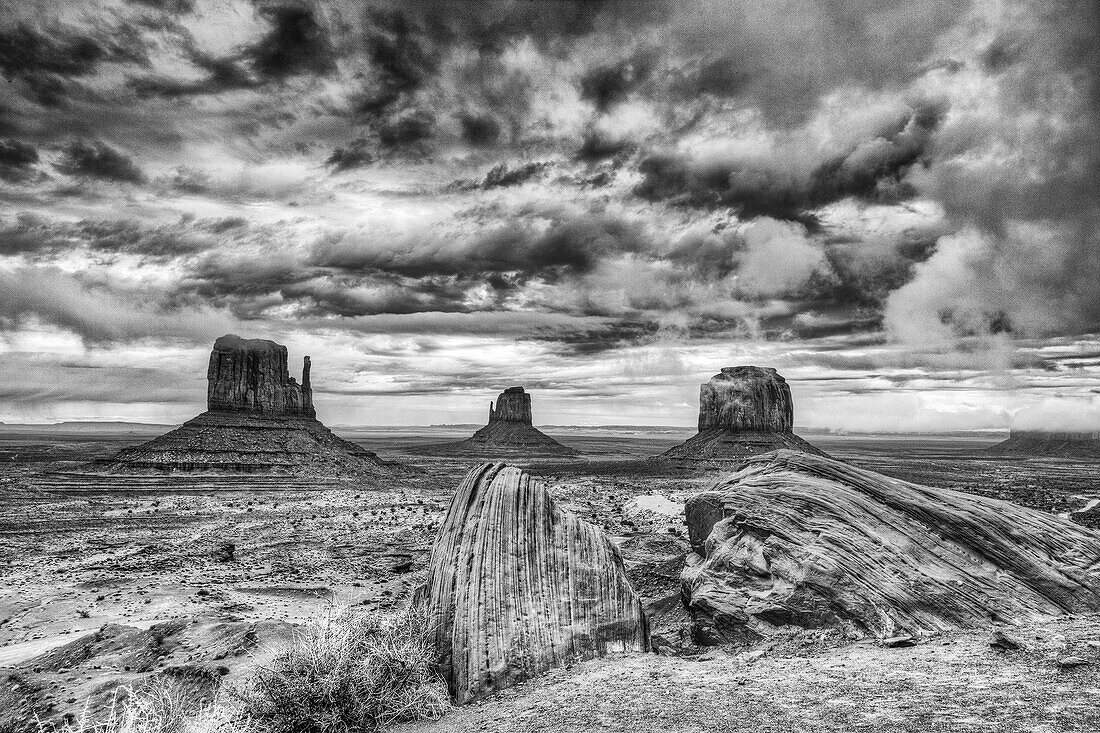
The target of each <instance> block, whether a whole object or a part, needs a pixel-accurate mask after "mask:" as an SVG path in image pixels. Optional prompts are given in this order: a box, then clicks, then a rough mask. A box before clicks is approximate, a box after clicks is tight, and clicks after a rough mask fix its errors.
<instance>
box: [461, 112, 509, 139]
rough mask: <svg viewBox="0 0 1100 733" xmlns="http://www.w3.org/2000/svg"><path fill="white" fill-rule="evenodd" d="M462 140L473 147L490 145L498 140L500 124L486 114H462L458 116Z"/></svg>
mask: <svg viewBox="0 0 1100 733" xmlns="http://www.w3.org/2000/svg"><path fill="white" fill-rule="evenodd" d="M458 119H459V123H460V124H461V125H462V139H463V140H465V141H466V142H468V143H470V145H473V146H474V147H482V146H485V145H492V144H493V143H495V142H496V141H497V140H498V139H499V138H500V123H499V122H497V120H495V119H494V118H493V117H492V116H490V115H486V114H481V115H478V114H473V113H470V112H463V113H461V114H459V116H458Z"/></svg>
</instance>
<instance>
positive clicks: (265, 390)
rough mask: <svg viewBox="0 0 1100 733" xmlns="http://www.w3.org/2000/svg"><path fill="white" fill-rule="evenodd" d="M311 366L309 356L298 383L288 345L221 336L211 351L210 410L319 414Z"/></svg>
mask: <svg viewBox="0 0 1100 733" xmlns="http://www.w3.org/2000/svg"><path fill="white" fill-rule="evenodd" d="M309 366H310V365H309V357H308V356H307V357H306V358H305V365H304V368H303V370H302V383H301V384H298V383H297V381H295V380H294V378H293V377H291V376H289V373H288V370H287V351H286V347H285V346H282V345H281V344H277V343H275V342H274V341H267V340H264V339H242V338H241V337H239V336H233V335H228V336H222V337H221V338H219V339H218V340H217V341H215V342H214V349H213V351H211V352H210V366H209V367H208V369H207V372H206V378H207V393H206V403H207V409H208V410H212V411H216V412H250V413H258V414H265V415H301V416H303V417H316V414H317V413H316V411H315V410H314V409H313V390H312V389H311V388H310V383H309Z"/></svg>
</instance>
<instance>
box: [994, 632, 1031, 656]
mask: <svg viewBox="0 0 1100 733" xmlns="http://www.w3.org/2000/svg"><path fill="white" fill-rule="evenodd" d="M989 646H991V647H993V648H994V649H997V650H999V651H1002V652H1004V651H1015V650H1016V649H1023V648H1024V643H1023V642H1022V641H1020V640H1019V639H1017V638H1016V637H1014V636H1009V635H1008V634H1006V633H1005V632H1003V631H1001V630H1000V629H994V630H993V631H992V632H991V633H990V634H989Z"/></svg>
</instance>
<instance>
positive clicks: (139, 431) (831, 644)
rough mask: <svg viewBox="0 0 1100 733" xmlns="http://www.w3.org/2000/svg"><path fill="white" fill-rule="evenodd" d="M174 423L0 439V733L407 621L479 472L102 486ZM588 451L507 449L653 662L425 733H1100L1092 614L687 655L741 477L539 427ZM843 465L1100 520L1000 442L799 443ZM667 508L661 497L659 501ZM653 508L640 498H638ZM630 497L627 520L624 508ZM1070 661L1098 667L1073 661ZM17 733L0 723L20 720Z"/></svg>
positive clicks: (225, 679) (385, 437) (193, 688)
mask: <svg viewBox="0 0 1100 733" xmlns="http://www.w3.org/2000/svg"><path fill="white" fill-rule="evenodd" d="M166 429H167V428H166V427H165V426H142V425H137V424H102V425H98V426H95V425H87V424H74V425H70V426H64V425H62V426H49V427H42V428H35V427H29V426H7V427H6V428H0V506H2V512H0V577H2V578H3V582H2V583H0V671H2V674H3V676H4V677H3V679H4V684H3V687H2V689H0V695H2V696H3V701H4V703H5V704H4V706H3V709H2V710H0V721H3V722H0V730H4V731H8V730H10V731H19V730H23V729H24V728H20V727H19V726H20V725H25V724H26V723H27V721H33V720H34V718H35V716H37V717H38V718H40V719H41V720H43V721H49V720H63V719H65V718H66V717H69V718H72V717H79V716H80V715H81V714H87V713H88V712H89V711H93V712H94V711H96V710H100V709H102V708H103V707H104V706H106V705H109V704H110V700H111V699H113V696H114V695H115V694H116V691H117V690H118V689H119V688H120V687H125V686H127V685H134V684H142V683H143V682H145V681H148V680H149V679H152V678H164V679H168V680H170V681H171V682H172V683H173V684H176V685H179V686H180V688H181V689H183V690H185V691H186V692H187V694H189V695H192V696H194V698H195V699H196V700H202V699H210V698H211V697H212V696H214V695H215V694H216V691H217V689H218V688H219V687H223V686H228V687H231V686H232V685H234V684H236V683H239V682H240V681H241V680H243V679H244V678H246V676H247V675H248V674H249V672H250V670H252V669H253V668H254V667H255V666H256V665H261V664H264V662H265V660H268V659H270V658H271V656H272V655H273V654H275V653H277V651H278V650H279V649H280V648H281V645H285V644H286V643H287V642H288V640H289V639H291V638H292V636H293V634H294V633H295V631H294V629H295V628H296V627H297V626H299V625H301V624H303V623H306V622H308V621H310V620H315V619H317V618H320V617H323V616H324V615H325V614H331V613H334V612H335V611H336V609H339V608H343V607H348V606H356V607H364V608H367V609H371V610H378V611H381V612H387V611H392V610H395V609H397V608H399V607H400V606H401V605H402V604H403V603H404V602H406V601H407V599H408V597H409V596H410V594H411V592H412V591H413V589H414V588H415V587H416V586H417V585H418V584H419V583H421V582H423V579H424V577H425V573H426V565H427V559H428V554H429V551H430V548H431V544H432V541H433V539H434V537H435V531H436V529H437V528H438V525H439V523H440V521H441V519H442V515H443V512H444V510H445V508H446V506H447V503H448V501H449V499H450V497H451V495H452V494H453V492H454V490H455V488H456V486H457V485H458V483H459V482H460V481H461V479H462V477H463V475H465V473H466V472H467V471H468V470H469V469H470V468H471V467H473V466H474V465H476V464H477V463H478V462H479V461H480V460H481V459H479V458H474V457H455V456H453V455H443V456H438V455H432V451H431V449H430V446H432V445H435V444H440V443H445V442H447V441H451V440H460V439H462V438H463V437H465V436H468V435H469V433H470V429H471V426H461V425H460V426H441V427H431V428H344V429H342V430H341V429H339V428H337V429H336V432H337V433H338V434H340V435H341V436H342V437H344V438H346V439H349V440H352V441H353V442H356V443H358V444H360V445H362V446H364V447H366V448H368V449H369V450H372V451H375V452H377V453H378V454H379V456H381V457H382V458H385V459H387V460H395V461H399V462H401V463H402V464H404V465H406V466H408V467H410V469H411V470H410V471H409V472H408V473H407V475H402V476H398V477H394V478H386V479H383V480H377V479H373V480H372V479H367V478H364V479H347V480H337V479H313V478H304V477H294V476H278V475H270V474H262V475H248V474H236V475H228V474H218V473H216V472H215V473H193V474H169V475H165V476H160V477H150V476H109V475H104V476H97V477H92V476H91V475H90V474H89V473H88V472H87V470H86V469H87V466H88V465H89V463H90V462H92V461H95V460H96V459H102V458H107V457H110V456H111V455H113V454H114V453H115V452H116V451H118V450H119V449H121V448H123V447H125V446H127V445H133V444H137V443H140V442H142V441H145V440H147V439H149V438H151V437H153V436H155V435H157V434H159V433H161V432H164V431H165V430H166ZM544 431H545V432H547V433H548V434H550V435H552V436H553V437H555V438H557V439H558V440H560V441H561V442H562V443H563V444H565V445H567V446H569V447H571V448H574V449H576V450H577V451H578V452H579V454H580V455H579V456H577V457H555V458H542V459H539V458H528V459H523V458H522V457H516V456H511V457H507V458H506V459H505V460H508V462H510V463H513V464H515V465H519V466H522V467H525V468H527V469H528V470H529V471H530V472H531V473H532V474H534V475H537V476H540V477H543V478H545V480H546V481H547V482H548V484H549V486H550V491H551V493H552V495H553V496H554V498H555V499H556V500H557V501H558V502H559V503H560V504H561V505H562V506H563V507H564V508H566V509H568V510H569V511H572V512H574V513H576V514H578V515H580V516H581V517H583V518H585V519H587V520H588V521H590V522H592V523H594V524H596V525H597V526H599V527H601V528H603V529H604V530H605V531H606V532H607V533H608V534H609V535H610V536H611V537H612V538H613V540H614V541H615V543H616V544H617V545H618V546H619V548H620V550H621V551H622V554H623V557H624V559H625V561H626V565H627V568H628V571H629V573H630V577H631V581H632V583H633V585H634V587H635V589H636V590H637V591H638V593H639V594H640V595H641V596H642V597H643V600H644V601H645V602H646V603H647V604H648V609H649V611H650V612H651V614H652V618H653V629H654V634H655V644H654V646H655V647H656V649H657V651H658V653H656V654H646V655H631V656H621V657H611V658H605V659H600V660H592V661H587V662H581V663H578V664H575V665H572V666H570V667H568V668H563V669H559V670H556V671H554V672H552V673H551V674H549V675H546V676H544V677H541V678H538V679H535V680H531V681H529V682H527V683H524V684H522V685H520V686H518V687H516V688H513V689H511V690H508V691H505V692H503V693H500V694H498V695H496V696H494V697H492V698H489V699H488V700H485V701H483V702H480V703H478V704H475V705H470V706H466V707H463V708H461V709H459V710H457V711H455V712H453V713H452V714H450V715H448V716H446V717H445V718H444V719H443V720H440V721H433V722H420V723H415V724H406V725H404V726H399V728H402V729H405V730H409V731H413V730H415V731H425V732H427V731H463V730H485V731H526V730H546V731H572V730H577V731H579V730H589V729H602V730H654V731H656V730H660V731H711V730H752V731H768V730H775V731H779V730H808V731H810V730H812V731H848V730H899V731H901V730H906V731H908V730H914V731H916V730H921V731H924V730H960V731H962V730H974V731H979V730H990V731H1025V730H1027V731H1051V732H1052V733H1053V732H1055V731H1094V730H1097V729H1098V727H1100V712H1098V709H1097V706H1098V704H1100V618H1096V617H1089V616H1077V617H1072V616H1071V617H1062V618H1058V619H1051V620H1050V621H1049V622H1041V623H1040V622H1036V623H1034V624H1030V625H1026V626H1025V627H1014V628H1012V629H1011V633H1012V634H1013V635H1015V636H1016V637H1018V638H1022V639H1025V640H1026V643H1025V646H1024V648H1023V649H1021V650H1016V651H1011V652H1005V651H998V650H997V649H995V648H994V647H991V646H990V644H989V643H988V641H989V634H990V632H991V630H992V625H991V627H990V628H985V629H968V630H964V631H958V632H951V633H944V634H939V635H936V636H934V637H929V638H927V639H921V640H920V643H918V644H917V645H916V646H913V647H908V648H886V647H883V646H881V645H879V644H878V643H877V642H873V641H861V642H858V643H856V644H851V643H848V642H846V641H845V640H842V639H839V638H835V637H833V636H831V635H830V634H829V633H825V632H817V631H800V632H795V631H792V632H791V633H790V634H789V635H786V636H783V637H782V638H779V639H774V638H773V639H769V640H766V641H761V642H758V643H755V644H752V645H747V646H743V647H733V646H726V647H696V646H694V645H693V644H692V643H691V640H690V635H689V634H688V631H687V624H686V621H687V617H686V614H685V612H684V611H683V609H682V607H681V606H680V604H679V602H678V593H679V571H680V569H681V568H682V566H683V556H684V554H685V552H687V550H688V543H687V540H686V537H685V527H684V525H683V520H682V517H672V518H670V517H667V516H662V515H661V514H659V513H647V512H645V511H641V512H639V511H638V510H637V506H638V504H639V502H634V503H633V504H631V500H632V499H635V498H636V497H646V496H651V498H650V499H646V500H643V501H642V502H640V503H641V506H642V507H643V509H644V507H646V506H649V505H651V504H652V503H653V502H655V503H656V505H657V506H668V505H669V502H671V504H679V503H682V502H684V501H685V500H686V499H687V498H688V497H690V496H691V495H692V494H694V493H697V492H699V491H702V490H705V489H706V488H708V487H709V486H710V485H711V484H712V483H713V482H714V481H715V480H716V479H717V478H718V477H720V476H722V475H723V474H727V473H729V472H730V470H731V467H730V466H728V465H721V464H714V463H711V464H706V463H699V462H689V461H679V462H677V461H655V460H652V459H651V456H654V455H656V454H659V453H661V452H663V451H664V450H666V449H667V448H669V447H671V446H673V445H676V444H677V443H679V442H681V441H683V440H684V439H685V438H687V437H689V436H690V435H691V434H692V431H691V430H690V429H688V428H683V429H680V428H631V427H608V428H557V429H555V428H553V427H547V428H544ZM806 437H807V438H808V439H810V440H811V441H812V442H813V443H814V444H815V445H817V446H819V447H820V448H822V449H823V450H825V451H827V452H828V453H829V454H830V455H832V456H834V457H836V458H839V459H841V460H844V461H848V462H850V463H853V464H855V465H857V466H862V467H865V468H869V469H872V470H875V471H879V472H881V473H884V474H886V475H888V476H893V477H898V478H902V479H906V480H910V481H915V482H919V483H923V484H927V485H931V486H940V487H947V488H955V489H961V490H963V491H967V492H972V493H975V494H980V495H984V496H990V497H995V498H1000V499H1007V500H1010V501H1013V502H1016V503H1019V504H1021V505H1024V506H1028V507H1033V508H1037V509H1041V510H1043V511H1048V512H1053V513H1059V514H1063V515H1068V516H1070V517H1071V518H1072V519H1073V520H1074V521H1077V522H1079V523H1081V524H1084V525H1086V526H1091V527H1100V515H1098V514H1097V513H1095V512H1094V511H1090V509H1091V507H1092V506H1093V505H1095V504H1096V503H1097V501H1096V500H1100V478H1098V476H1100V472H1098V468H1100V465H1098V464H1097V463H1096V462H1090V461H1088V460H1080V459H1072V460H1071V459H1062V458H1050V457H1027V456H1018V457H1011V456H1010V457H1006V456H1003V455H993V454H990V453H988V452H986V450H985V449H986V448H988V447H990V446H992V445H994V444H996V443H997V442H998V441H1000V440H1001V439H1003V438H1004V437H1005V436H1004V435H1002V434H999V433H995V432H990V433H969V434H954V435H863V434H860V435H856V434H850V435H839V434H824V433H821V434H814V433H812V432H811V433H807V434H806ZM652 495H656V497H655V498H652ZM647 502H649V503H647ZM631 507H633V509H632V508H631ZM1067 656H1072V657H1076V658H1078V659H1079V660H1082V661H1083V662H1084V663H1083V664H1081V665H1079V666H1064V665H1059V663H1058V662H1059V660H1061V659H1065V658H1066V657H1067ZM5 725H6V726H7V727H4V726H5Z"/></svg>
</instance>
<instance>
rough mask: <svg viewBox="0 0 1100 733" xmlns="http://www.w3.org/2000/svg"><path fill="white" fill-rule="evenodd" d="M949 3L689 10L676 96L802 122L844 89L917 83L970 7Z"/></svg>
mask: <svg viewBox="0 0 1100 733" xmlns="http://www.w3.org/2000/svg"><path fill="white" fill-rule="evenodd" d="M969 6H970V3H968V2H948V1H945V0H888V1H887V2H881V1H879V0H825V1H824V2H820V1H818V0H796V1H795V2H791V3H743V2H730V1H727V0H717V1H715V2H700V3H696V4H692V3H688V4H685V5H683V6H682V17H681V19H680V23H678V24H677V25H676V26H674V28H673V34H674V38H675V41H674V42H673V44H671V45H673V46H674V48H675V51H676V54H677V56H678V57H679V59H680V61H679V62H678V63H676V64H675V65H674V66H673V67H672V69H671V73H670V76H671V80H670V90H671V93H672V94H673V95H674V97H676V98H678V99H680V100H682V101H684V102H687V103H689V104H691V103H695V102H696V100H699V99H700V98H706V97H714V98H718V99H733V100H737V101H740V102H741V103H743V104H744V105H745V106H747V107H755V108H757V109H759V110H760V111H761V112H763V113H764V115H765V116H766V118H767V119H768V120H769V121H770V122H771V123H772V124H774V125H777V126H781V127H790V126H796V125H798V124H801V123H803V122H805V121H806V120H807V119H808V118H809V117H811V116H812V114H813V111H814V109H815V108H816V106H817V103H818V101H819V100H820V98H821V97H822V96H823V95H824V94H825V93H827V92H829V91H831V90H833V89H836V88H840V87H843V86H846V85H852V84H858V85H860V86H866V87H870V88H884V87H888V86H891V85H903V84H905V83H907V82H909V81H911V80H912V79H914V78H915V77H916V76H917V75H918V74H919V73H921V71H922V69H921V66H920V64H921V63H922V62H923V61H924V59H925V58H926V57H927V55H928V54H929V53H931V52H932V51H933V50H934V48H935V44H936V41H937V39H938V38H939V36H940V34H941V33H943V32H944V31H946V30H947V29H948V28H950V27H951V25H952V24H953V23H955V22H956V21H957V20H958V19H959V18H960V17H961V16H962V15H963V14H964V13H965V12H966V11H967V9H968V8H969Z"/></svg>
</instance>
